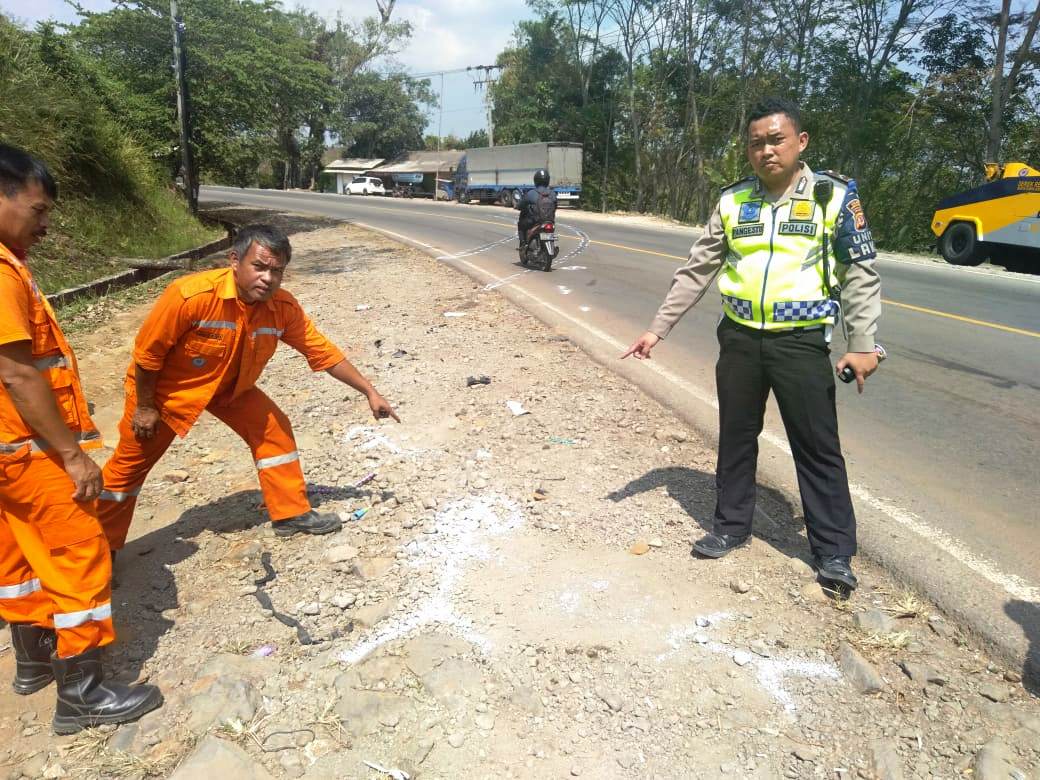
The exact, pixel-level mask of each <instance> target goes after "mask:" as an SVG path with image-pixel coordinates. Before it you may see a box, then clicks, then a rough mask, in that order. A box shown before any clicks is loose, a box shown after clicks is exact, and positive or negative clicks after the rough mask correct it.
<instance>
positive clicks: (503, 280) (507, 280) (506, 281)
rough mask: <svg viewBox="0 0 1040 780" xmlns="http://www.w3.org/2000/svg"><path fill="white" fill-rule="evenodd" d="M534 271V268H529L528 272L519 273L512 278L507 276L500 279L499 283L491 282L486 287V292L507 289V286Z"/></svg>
mask: <svg viewBox="0 0 1040 780" xmlns="http://www.w3.org/2000/svg"><path fill="white" fill-rule="evenodd" d="M533 270H534V269H533V268H528V269H527V270H526V271H520V272H519V273H515V274H513V275H512V276H505V277H503V278H501V279H499V280H498V281H497V282H491V283H489V284H486V285H484V292H491V290H497V289H498V288H499V287H505V286H506V285H507V284H510V283H512V282H514V281H516V280H517V279H519V278H520V277H521V276H525V275H526V274H529V273H531V272H532V271H533Z"/></svg>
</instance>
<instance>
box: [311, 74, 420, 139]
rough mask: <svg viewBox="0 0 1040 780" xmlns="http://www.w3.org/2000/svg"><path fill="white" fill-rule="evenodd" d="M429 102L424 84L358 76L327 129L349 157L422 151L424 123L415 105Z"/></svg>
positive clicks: (347, 88) (363, 75)
mask: <svg viewBox="0 0 1040 780" xmlns="http://www.w3.org/2000/svg"><path fill="white" fill-rule="evenodd" d="M432 100H433V95H432V93H431V92H430V89H429V83H428V82H425V81H422V82H415V81H412V80H410V79H407V78H403V77H392V76H390V77H386V76H382V75H380V74H378V73H370V72H362V73H358V74H356V75H355V76H354V78H353V79H351V80H350V81H349V82H348V85H347V87H346V90H345V91H344V95H343V104H342V107H341V109H340V111H339V112H338V113H337V114H335V115H333V117H332V121H331V122H330V124H329V129H330V130H331V131H333V132H334V133H336V135H338V136H339V138H340V139H341V142H342V145H343V147H344V148H345V149H346V150H347V156H349V157H383V158H392V157H396V156H397V155H399V154H401V153H402V152H405V151H407V150H409V149H420V148H422V146H423V144H424V140H423V137H422V129H423V127H424V126H425V124H426V120H425V118H424V117H423V114H422V112H421V111H420V109H419V106H418V103H419V102H423V103H428V102H430V101H432Z"/></svg>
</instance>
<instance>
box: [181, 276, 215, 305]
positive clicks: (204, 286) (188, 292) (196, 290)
mask: <svg viewBox="0 0 1040 780" xmlns="http://www.w3.org/2000/svg"><path fill="white" fill-rule="evenodd" d="M179 289H180V292H181V295H183V296H184V299H185V300H187V299H188V298H193V297H194V296H196V295H201V294H202V293H204V292H212V291H213V282H212V281H211V280H210V279H207V278H206V276H205V275H203V274H199V275H198V276H189V277H188V278H187V279H184V280H183V281H182V282H181V283H180V288H179Z"/></svg>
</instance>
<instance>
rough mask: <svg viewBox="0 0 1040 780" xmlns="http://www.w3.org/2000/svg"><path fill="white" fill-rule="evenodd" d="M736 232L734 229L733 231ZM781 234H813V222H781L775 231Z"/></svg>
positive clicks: (814, 224) (814, 227) (814, 225)
mask: <svg viewBox="0 0 1040 780" xmlns="http://www.w3.org/2000/svg"><path fill="white" fill-rule="evenodd" d="M733 232H734V233H736V231H733ZM776 232H777V233H779V234H780V235H781V236H815V235H816V223H815V222H781V223H780V227H779V228H778V229H777V231H776Z"/></svg>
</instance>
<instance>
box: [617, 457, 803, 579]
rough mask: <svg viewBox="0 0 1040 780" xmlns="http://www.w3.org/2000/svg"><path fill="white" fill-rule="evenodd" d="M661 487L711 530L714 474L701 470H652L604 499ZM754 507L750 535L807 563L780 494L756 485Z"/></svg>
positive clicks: (794, 523) (797, 531) (791, 511)
mask: <svg viewBox="0 0 1040 780" xmlns="http://www.w3.org/2000/svg"><path fill="white" fill-rule="evenodd" d="M662 487H663V488H664V489H665V491H666V492H667V494H668V496H669V497H670V498H671V499H673V500H674V501H675V502H676V503H678V504H679V507H680V508H681V509H682V510H683V512H685V513H686V514H687V515H689V517H690V518H691V519H692V520H693V521H694V522H696V523H697V524H698V525H699V526H700V527H701V529H702V530H703V531H705V532H708V531H711V528H712V523H713V518H714V513H715V475H714V474H711V473H708V472H705V471H698V470H696V469H691V468H687V467H685V466H666V467H663V468H657V469H653V470H652V471H648V472H647V473H646V474H644V475H643V476H641V477H639V478H638V479H634V480H632V481H631V482H629V483H628V484H627V485H625V486H624V487H622V488H619V489H618V490H615V491H614V492H612V493H610V494H608V495H607V498H608V499H610V500H611V501H613V502H615V503H619V502H621V501H624V500H625V499H626V498H631V497H633V496H637V495H639V494H640V493H648V492H651V491H654V490H657V489H658V488H662ZM757 508H758V509H760V510H761V511H756V512H755V524H754V528H753V529H752V533H753V534H754V536H756V537H758V538H759V539H761V540H762V541H764V542H766V543H768V544H769V545H771V546H772V547H774V548H775V549H777V550H778V551H779V552H781V553H783V554H784V555H786V556H787V557H789V558H800V559H802V560H803V561H806V562H807V563H808V562H810V560H811V556H810V554H809V547H808V543H807V542H806V539H805V537H804V535H803V534H801V533H800V531H801V530H802V528H803V526H802V524H801V522H800V521H799V520H798V519H797V518H796V516H795V512H794V508H793V507H792V506H791V504H790V502H789V501H788V500H787V498H786V497H785V496H784V494H783V493H781V492H780V491H779V490H774V489H773V488H770V487H765V486H763V485H759V486H758V500H757Z"/></svg>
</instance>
